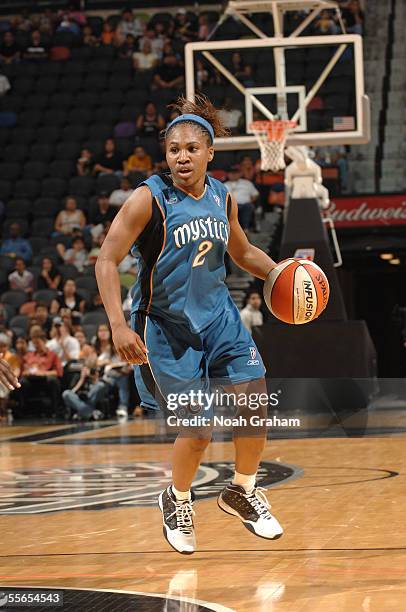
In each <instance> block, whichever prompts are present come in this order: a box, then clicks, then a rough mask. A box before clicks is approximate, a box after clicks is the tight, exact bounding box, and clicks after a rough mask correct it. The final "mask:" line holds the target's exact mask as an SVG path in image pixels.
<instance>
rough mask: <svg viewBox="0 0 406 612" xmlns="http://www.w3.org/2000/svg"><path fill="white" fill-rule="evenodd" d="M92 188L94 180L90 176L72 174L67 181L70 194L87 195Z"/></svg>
mask: <svg viewBox="0 0 406 612" xmlns="http://www.w3.org/2000/svg"><path fill="white" fill-rule="evenodd" d="M94 188H95V181H94V178H92V177H91V176H74V177H73V178H71V179H70V181H69V193H71V194H72V195H81V196H88V195H90V194H91V193H93V191H94Z"/></svg>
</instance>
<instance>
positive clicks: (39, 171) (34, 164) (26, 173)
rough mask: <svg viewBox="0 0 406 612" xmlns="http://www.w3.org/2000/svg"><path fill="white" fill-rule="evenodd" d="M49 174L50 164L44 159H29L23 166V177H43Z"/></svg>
mask: <svg viewBox="0 0 406 612" xmlns="http://www.w3.org/2000/svg"><path fill="white" fill-rule="evenodd" d="M47 174H48V165H47V164H46V163H45V162H43V161H28V162H27V163H26V164H24V167H23V178H25V179H39V180H40V179H42V178H44V176H46V175H47Z"/></svg>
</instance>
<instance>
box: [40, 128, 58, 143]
mask: <svg viewBox="0 0 406 612" xmlns="http://www.w3.org/2000/svg"><path fill="white" fill-rule="evenodd" d="M60 134H61V128H60V127H59V126H57V125H49V126H48V125H43V126H42V127H40V128H39V130H38V136H37V140H38V144H53V143H55V142H57V141H58V140H59V139H60Z"/></svg>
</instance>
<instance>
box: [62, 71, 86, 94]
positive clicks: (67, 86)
mask: <svg viewBox="0 0 406 612" xmlns="http://www.w3.org/2000/svg"><path fill="white" fill-rule="evenodd" d="M82 82H83V79H82V76H79V75H75V76H67V77H65V78H63V79H60V80H59V83H58V89H59V90H60V91H67V92H69V93H71V94H72V93H75V92H77V91H79V89H81V87H82Z"/></svg>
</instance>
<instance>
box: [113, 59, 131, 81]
mask: <svg viewBox="0 0 406 612" xmlns="http://www.w3.org/2000/svg"><path fill="white" fill-rule="evenodd" d="M132 69H133V66H132V61H131V59H129V58H123V57H119V58H117V59H115V60H114V62H113V65H112V70H111V72H113V73H114V74H127V76H129V75H131V73H132Z"/></svg>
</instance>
